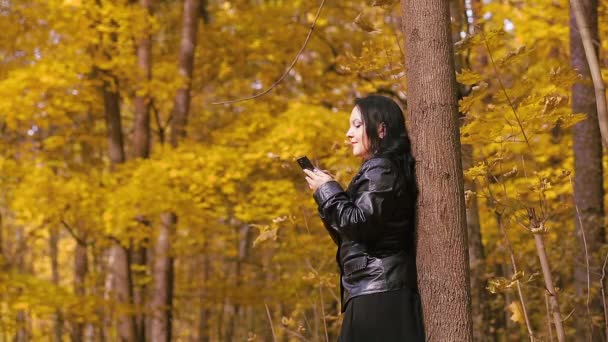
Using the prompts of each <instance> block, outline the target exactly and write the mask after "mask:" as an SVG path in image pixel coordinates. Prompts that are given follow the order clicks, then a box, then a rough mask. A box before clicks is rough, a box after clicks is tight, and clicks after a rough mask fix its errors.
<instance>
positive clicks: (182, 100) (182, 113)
mask: <svg viewBox="0 0 608 342" xmlns="http://www.w3.org/2000/svg"><path fill="white" fill-rule="evenodd" d="M200 6H201V2H200V0H184V13H183V17H182V20H183V24H182V36H181V43H180V50H179V75H180V76H181V77H184V78H185V79H186V84H185V85H184V86H183V87H181V88H180V89H178V90H177V95H176V96H175V104H174V108H173V116H172V119H171V145H173V146H177V143H178V140H179V139H182V138H183V137H185V136H186V124H187V123H188V112H189V110H190V87H191V85H192V71H193V69H194V52H195V48H196V33H197V31H198V21H199V20H198V18H199V14H200Z"/></svg>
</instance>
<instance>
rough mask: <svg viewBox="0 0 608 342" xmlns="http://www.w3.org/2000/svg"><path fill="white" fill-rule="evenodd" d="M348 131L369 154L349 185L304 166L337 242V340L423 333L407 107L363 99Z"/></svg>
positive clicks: (356, 150)
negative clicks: (404, 110) (339, 313)
mask: <svg viewBox="0 0 608 342" xmlns="http://www.w3.org/2000/svg"><path fill="white" fill-rule="evenodd" d="M346 135H347V137H348V138H349V140H350V142H351V144H352V146H353V154H354V155H356V156H358V157H360V158H362V160H363V164H362V166H361V168H360V170H359V172H358V173H357V174H356V175H355V176H354V177H353V179H352V180H351V182H350V184H349V186H348V187H347V189H346V190H343V189H342V187H341V186H340V184H338V182H336V181H335V180H334V179H333V178H332V177H331V176H330V175H329V174H327V173H325V172H323V171H321V170H317V169H315V170H313V171H310V170H304V172H305V173H306V181H307V182H308V185H309V187H310V188H311V189H312V190H313V191H314V194H313V197H314V199H315V201H316V202H317V204H318V208H319V215H320V217H321V219H322V221H323V223H324V225H325V227H326V228H327V231H328V232H329V234H330V236H331V237H332V239H333V240H334V242H335V243H336V245H337V246H338V251H337V253H336V259H337V261H338V265H339V267H340V285H341V286H340V289H341V291H340V292H341V299H342V312H343V313H344V317H343V321H342V329H341V331H340V338H339V341H348V342H355V341H362V342H372V341H382V342H392V341H411V342H418V341H424V329H423V326H422V314H421V311H420V300H419V297H418V290H417V285H416V262H415V244H414V240H415V237H414V228H415V203H416V196H417V187H416V180H415V175H414V158H413V157H412V154H411V148H410V141H409V138H408V135H407V131H406V128H405V121H404V118H403V113H402V111H401V109H400V108H399V106H398V105H397V104H396V103H395V102H394V101H393V100H391V99H389V98H387V97H384V96H379V95H370V96H367V97H365V98H362V99H357V100H356V102H355V107H354V109H353V110H352V113H351V115H350V128H349V130H348V132H347V133H346Z"/></svg>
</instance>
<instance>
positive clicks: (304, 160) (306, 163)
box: [297, 156, 315, 171]
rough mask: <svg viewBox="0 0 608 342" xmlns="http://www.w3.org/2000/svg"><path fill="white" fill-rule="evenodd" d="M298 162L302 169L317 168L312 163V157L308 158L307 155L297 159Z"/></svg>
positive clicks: (311, 169)
mask: <svg viewBox="0 0 608 342" xmlns="http://www.w3.org/2000/svg"><path fill="white" fill-rule="evenodd" d="M297 161H298V164H300V167H301V168H302V170H304V169H308V170H310V171H313V170H314V169H315V167H314V166H313V165H312V163H311V162H310V159H308V157H307V156H303V157H300V158H298V159H297Z"/></svg>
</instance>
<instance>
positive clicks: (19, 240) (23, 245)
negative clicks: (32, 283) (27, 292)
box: [13, 227, 30, 342]
mask: <svg viewBox="0 0 608 342" xmlns="http://www.w3.org/2000/svg"><path fill="white" fill-rule="evenodd" d="M15 245H16V250H15V258H14V259H15V260H14V262H15V266H16V268H17V271H18V272H19V273H25V271H26V269H25V268H26V267H25V253H26V252H27V242H26V240H25V235H24V229H23V227H17V229H16V232H15ZM19 291H21V290H19ZM27 322H28V315H27V312H26V311H25V310H18V311H17V315H16V317H15V323H16V327H15V329H16V330H15V336H14V337H13V342H26V341H29V340H30V334H29V331H28V328H27Z"/></svg>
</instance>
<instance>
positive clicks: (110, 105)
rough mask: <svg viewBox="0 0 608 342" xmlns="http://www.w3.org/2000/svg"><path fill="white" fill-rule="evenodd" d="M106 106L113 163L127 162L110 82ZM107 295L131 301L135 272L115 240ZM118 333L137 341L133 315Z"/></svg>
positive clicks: (126, 317)
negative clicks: (132, 281) (131, 270)
mask: <svg viewBox="0 0 608 342" xmlns="http://www.w3.org/2000/svg"><path fill="white" fill-rule="evenodd" d="M116 87H117V86H116ZM103 95H104V96H103V97H104V106H105V107H104V108H105V114H106V124H107V130H108V140H109V142H108V145H109V154H110V162H111V164H112V166H114V165H116V164H121V163H124V162H125V152H124V144H123V137H122V124H121V119H120V95H119V94H118V92H117V91H116V90H111V89H110V87H109V85H108V84H104V88H103ZM106 291H107V292H106V297H109V296H110V294H112V295H114V296H115V298H116V300H117V302H118V303H121V304H131V303H132V302H131V298H132V295H131V272H130V267H129V255H128V252H127V250H126V249H125V248H124V247H123V246H121V245H120V244H119V243H117V242H114V244H113V245H112V247H110V250H109V258H108V278H107V279H106ZM117 319H118V335H119V338H120V340H121V341H129V342H130V341H134V340H135V322H134V319H133V317H131V316H130V315H128V314H122V315H120V316H119V317H118V318H117Z"/></svg>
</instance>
